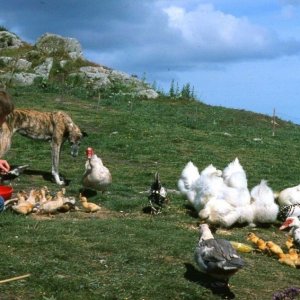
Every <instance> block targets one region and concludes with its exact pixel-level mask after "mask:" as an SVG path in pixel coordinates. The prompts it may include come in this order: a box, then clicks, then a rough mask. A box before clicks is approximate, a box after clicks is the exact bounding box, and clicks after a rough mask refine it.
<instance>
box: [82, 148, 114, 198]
mask: <svg viewBox="0 0 300 300" xmlns="http://www.w3.org/2000/svg"><path fill="white" fill-rule="evenodd" d="M86 155H87V161H86V163H85V173H84V175H83V179H82V184H83V186H84V187H85V188H90V189H93V190H96V191H101V192H102V193H104V192H105V191H106V190H107V188H108V187H109V186H110V184H111V183H112V176H111V173H110V171H109V169H108V168H107V167H105V166H104V165H103V162H102V160H101V158H100V157H98V156H97V155H96V154H95V153H94V150H93V148H91V147H88V148H87V149H86Z"/></svg>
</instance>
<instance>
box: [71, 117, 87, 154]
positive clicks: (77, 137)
mask: <svg viewBox="0 0 300 300" xmlns="http://www.w3.org/2000/svg"><path fill="white" fill-rule="evenodd" d="M68 131H69V135H68V140H69V143H70V144H71V155H72V156H73V157H76V156H77V155H78V151H79V146H80V142H81V139H82V137H84V136H87V134H86V133H85V132H83V131H81V130H80V128H79V127H78V126H77V125H75V124H74V123H69V124H68Z"/></svg>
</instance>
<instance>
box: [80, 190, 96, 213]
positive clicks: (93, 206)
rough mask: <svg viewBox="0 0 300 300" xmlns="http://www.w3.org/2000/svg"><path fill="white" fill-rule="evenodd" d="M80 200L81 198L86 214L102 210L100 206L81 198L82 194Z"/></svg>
mask: <svg viewBox="0 0 300 300" xmlns="http://www.w3.org/2000/svg"><path fill="white" fill-rule="evenodd" d="M79 198H80V202H81V204H82V206H83V208H84V211H85V212H96V211H98V210H100V209H101V207H100V206H99V205H97V204H95V203H92V202H88V201H87V198H86V197H83V196H81V194H80V196H79Z"/></svg>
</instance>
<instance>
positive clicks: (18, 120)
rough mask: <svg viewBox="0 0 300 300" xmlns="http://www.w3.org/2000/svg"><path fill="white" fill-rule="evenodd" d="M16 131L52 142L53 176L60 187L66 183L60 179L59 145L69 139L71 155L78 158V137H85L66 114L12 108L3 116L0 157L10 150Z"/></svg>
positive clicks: (0, 132)
mask: <svg viewBox="0 0 300 300" xmlns="http://www.w3.org/2000/svg"><path fill="white" fill-rule="evenodd" d="M15 132H18V133H19V134H21V135H23V136H26V137H29V138H32V139H35V140H45V141H50V142H51V148H52V175H53V176H54V179H55V182H56V183H57V184H59V185H63V184H65V182H64V181H63V180H62V179H61V178H60V177H59V172H58V166H59V155H60V149H61V146H62V144H63V143H64V142H65V141H66V140H67V139H68V140H69V142H70V144H71V155H72V156H74V157H75V156H77V155H78V148H79V145H80V140H81V138H82V137H83V136H84V135H86V134H85V133H82V132H81V130H80V129H79V127H78V126H77V125H76V124H75V123H74V122H73V121H72V119H71V117H70V116H69V115H68V114H66V113H65V112H62V111H58V112H41V111H36V110H31V109H15V110H14V111H13V112H12V113H10V114H9V115H8V116H7V117H6V121H5V122H4V123H3V125H2V128H1V131H0V157H3V155H4V154H5V153H6V152H7V151H8V150H9V149H10V145H11V139H12V136H13V134H14V133H15Z"/></svg>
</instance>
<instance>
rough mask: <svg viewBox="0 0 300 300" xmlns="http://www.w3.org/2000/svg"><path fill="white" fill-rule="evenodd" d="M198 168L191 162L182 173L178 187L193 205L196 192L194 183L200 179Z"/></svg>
mask: <svg viewBox="0 0 300 300" xmlns="http://www.w3.org/2000/svg"><path fill="white" fill-rule="evenodd" d="M199 176H200V174H199V170H198V168H197V167H196V166H195V165H194V164H193V163H192V162H191V161H189V162H188V163H187V164H186V166H185V167H184V169H183V170H182V172H181V175H180V178H179V180H178V183H177V186H178V188H179V191H180V192H181V194H182V195H183V196H184V197H185V198H186V199H187V200H188V201H189V202H190V203H191V204H192V205H193V203H194V200H195V196H196V191H195V190H194V188H193V187H194V183H195V181H196V180H197V179H198V178H199Z"/></svg>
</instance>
